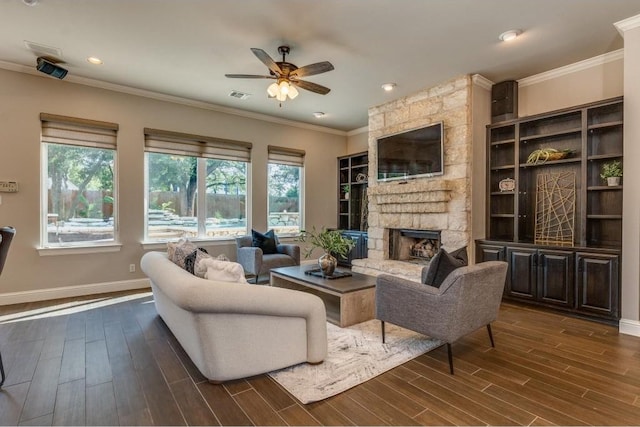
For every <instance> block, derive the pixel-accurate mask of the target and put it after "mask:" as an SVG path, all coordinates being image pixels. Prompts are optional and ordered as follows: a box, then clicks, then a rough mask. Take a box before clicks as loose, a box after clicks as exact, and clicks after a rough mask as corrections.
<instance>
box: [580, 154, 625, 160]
mask: <svg viewBox="0 0 640 427" xmlns="http://www.w3.org/2000/svg"><path fill="white" fill-rule="evenodd" d="M618 157H622V153H614V154H593V155H591V156H587V160H607V159H615V158H618Z"/></svg>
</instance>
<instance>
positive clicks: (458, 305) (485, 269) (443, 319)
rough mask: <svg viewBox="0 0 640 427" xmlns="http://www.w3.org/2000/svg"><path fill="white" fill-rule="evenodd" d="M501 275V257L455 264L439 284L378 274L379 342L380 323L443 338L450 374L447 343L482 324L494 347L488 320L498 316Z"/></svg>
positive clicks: (504, 272) (503, 276) (503, 270)
mask: <svg viewBox="0 0 640 427" xmlns="http://www.w3.org/2000/svg"><path fill="white" fill-rule="evenodd" d="M425 268H426V267H425ZM423 274H424V272H423ZM506 276H507V263H506V262H502V261H489V262H483V263H480V264H476V265H472V266H467V267H460V268H457V269H455V270H454V271H453V272H452V273H451V274H449V276H447V278H446V279H445V280H444V282H443V283H442V285H441V286H440V287H439V288H435V287H433V286H429V285H425V284H422V283H418V282H413V281H410V280H406V279H402V278H399V277H395V276H390V275H387V274H382V275H380V276H378V278H377V281H376V318H377V319H380V320H381V321H382V342H384V341H385V335H384V323H385V322H390V323H393V324H394V325H398V326H401V327H403V328H407V329H410V330H412V331H416V332H419V333H421V334H424V335H427V336H430V337H432V338H436V339H439V340H441V341H444V342H445V343H446V344H447V353H448V357H449V370H450V372H451V374H453V356H452V354H451V343H453V342H454V341H456V340H458V339H459V338H461V337H462V336H464V335H467V334H469V333H471V332H473V331H475V330H477V329H478V328H481V327H483V326H486V327H487V332H488V333H489V339H490V341H491V346H492V347H493V346H494V342H493V335H492V334H491V322H493V321H494V320H495V319H496V318H497V317H498V310H499V308H500V301H501V300H502V292H503V289H504V283H505V279H506Z"/></svg>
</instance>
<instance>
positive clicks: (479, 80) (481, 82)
mask: <svg viewBox="0 0 640 427" xmlns="http://www.w3.org/2000/svg"><path fill="white" fill-rule="evenodd" d="M471 81H473V84H475V85H476V86H480V87H481V88H483V89H486V90H491V87H492V86H493V82H492V81H491V80H489V79H488V78H486V77H485V76H482V75H480V74H474V75H472V76H471Z"/></svg>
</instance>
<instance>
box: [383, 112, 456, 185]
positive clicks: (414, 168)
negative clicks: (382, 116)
mask: <svg viewBox="0 0 640 427" xmlns="http://www.w3.org/2000/svg"><path fill="white" fill-rule="evenodd" d="M443 131H444V126H443V123H442V122H438V123H434V124H431V125H429V126H424V127H421V128H418V129H412V130H408V131H404V132H400V133H397V134H394V135H388V136H384V137H382V138H378V158H377V162H378V181H393V180H405V179H411V178H421V177H430V176H435V175H442V174H443V173H444V161H443V151H444V150H443V145H444V134H443Z"/></svg>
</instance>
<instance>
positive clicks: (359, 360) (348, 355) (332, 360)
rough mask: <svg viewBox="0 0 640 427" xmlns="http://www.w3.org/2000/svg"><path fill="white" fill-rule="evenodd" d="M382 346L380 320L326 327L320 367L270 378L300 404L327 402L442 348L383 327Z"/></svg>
mask: <svg viewBox="0 0 640 427" xmlns="http://www.w3.org/2000/svg"><path fill="white" fill-rule="evenodd" d="M385 329H386V343H385V344H382V334H381V330H380V321H379V320H370V321H368V322H364V323H360V324H358V325H354V326H350V327H348V328H339V327H337V326H335V325H332V324H330V323H327V339H328V343H329V348H328V354H327V358H326V359H325V361H324V362H323V363H321V364H319V365H310V364H308V363H302V364H300V365H295V366H292V367H290V368H286V369H282V370H279V371H274V372H270V373H269V375H270V376H271V377H272V378H273V379H274V380H276V381H277V382H278V383H279V384H280V385H282V386H283V387H284V388H285V389H287V390H288V391H289V392H290V393H291V394H293V395H294V396H295V397H296V398H298V400H300V401H301V402H302V403H311V402H315V401H318V400H322V399H326V398H327V397H331V396H334V395H336V394H338V393H341V392H343V391H345V390H348V389H350V388H351V387H355V386H356V385H358V384H361V383H363V382H365V381H368V380H370V379H371V378H374V377H376V376H378V375H380V374H382V373H384V372H386V371H388V370H390V369H393V368H395V367H396V366H398V365H401V364H403V363H405V362H408V361H409V360H411V359H413V358H415V357H417V356H419V355H421V354H423V353H426V352H427V351H429V350H432V349H434V348H436V347H439V346H440V345H442V342H441V341H439V340H436V339H433V338H429V337H425V336H424V335H421V334H418V333H416V332H413V331H409V330H407V329H404V328H400V327H399V326H395V325H391V324H389V323H387V324H386V327H385Z"/></svg>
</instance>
